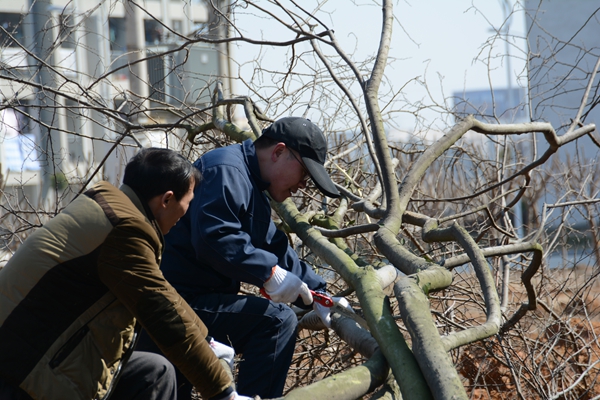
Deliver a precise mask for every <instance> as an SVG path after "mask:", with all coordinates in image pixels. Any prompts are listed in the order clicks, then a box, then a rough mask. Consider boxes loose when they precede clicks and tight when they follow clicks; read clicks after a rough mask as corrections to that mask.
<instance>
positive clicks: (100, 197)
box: [0, 182, 231, 400]
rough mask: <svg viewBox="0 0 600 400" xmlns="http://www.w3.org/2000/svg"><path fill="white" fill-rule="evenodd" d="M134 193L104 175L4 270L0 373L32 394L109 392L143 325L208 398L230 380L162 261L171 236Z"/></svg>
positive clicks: (30, 240)
mask: <svg viewBox="0 0 600 400" xmlns="http://www.w3.org/2000/svg"><path fill="white" fill-rule="evenodd" d="M149 213H150V212H149V211H146V210H145V208H144V206H143V205H142V203H141V201H140V200H139V198H138V197H137V196H136V194H135V193H134V192H133V191H132V190H131V188H129V187H128V186H126V185H124V186H123V187H121V190H119V189H117V188H115V187H114V186H112V185H111V184H109V183H108V182H100V183H98V184H96V185H95V186H94V187H92V188H91V189H90V190H88V191H87V192H86V193H85V195H82V196H79V197H78V198H77V199H76V200H74V201H73V202H72V203H71V204H69V205H68V206H67V207H66V208H65V209H64V210H63V211H62V212H61V213H60V214H58V215H57V216H56V217H54V218H53V219H52V220H50V221H49V222H48V223H46V224H44V226H42V227H41V228H39V229H38V230H36V231H35V232H34V233H33V234H32V235H31V236H30V237H29V238H28V239H27V240H26V241H25V243H23V245H21V246H20V248H19V249H18V250H17V251H16V252H15V254H14V255H13V256H12V258H11V259H10V260H9V261H8V263H7V264H6V266H5V267H4V268H3V269H2V270H0V376H1V377H2V378H3V379H4V380H6V381H8V382H11V383H13V384H14V385H16V386H20V387H21V388H22V389H23V390H25V392H27V393H28V394H29V395H30V396H31V397H33V398H34V399H85V400H89V399H102V398H103V397H104V396H105V395H106V393H107V392H108V391H109V388H110V387H111V383H112V382H113V381H115V382H116V380H115V378H116V377H117V376H118V374H119V372H120V370H121V365H122V364H123V362H124V358H125V359H126V358H127V354H128V350H131V348H132V344H133V338H134V327H135V325H136V324H137V323H139V324H141V325H142V326H143V327H144V328H146V330H147V331H148V333H149V334H150V336H151V337H152V338H153V340H154V341H155V342H156V343H157V345H158V346H159V348H160V349H161V350H162V351H163V353H164V354H165V355H166V356H167V358H168V359H169V360H170V361H171V362H172V363H173V364H175V365H176V366H177V367H178V368H179V369H180V370H181V371H182V373H183V374H185V375H186V377H187V378H188V379H189V380H190V382H191V383H192V384H193V385H194V386H195V387H196V389H198V390H199V391H200V393H201V394H202V396H203V397H204V398H209V397H212V396H215V395H217V394H219V393H221V392H223V391H224V390H225V389H227V388H228V387H229V386H230V385H231V381H230V379H229V377H228V376H227V374H226V372H225V371H224V370H223V368H222V367H221V364H220V363H219V361H218V360H217V358H216V357H215V355H214V353H213V351H212V350H211V349H210V346H209V344H208V343H207V341H206V340H205V339H206V336H207V329H206V327H205V326H204V324H203V323H202V321H201V320H200V319H199V318H198V316H197V315H196V313H195V312H194V311H193V310H192V309H191V308H190V307H189V306H188V304H187V303H186V302H185V301H184V300H183V299H182V298H181V296H179V294H178V293H177V292H176V291H175V289H173V287H172V286H171V285H170V284H169V283H168V282H167V281H166V280H165V279H164V277H163V275H162V273H161V272H160V270H159V265H160V260H161V254H162V249H163V240H164V239H163V236H162V234H161V233H160V230H159V229H158V225H157V224H156V221H155V220H154V219H153V217H152V216H151V215H148V214H149Z"/></svg>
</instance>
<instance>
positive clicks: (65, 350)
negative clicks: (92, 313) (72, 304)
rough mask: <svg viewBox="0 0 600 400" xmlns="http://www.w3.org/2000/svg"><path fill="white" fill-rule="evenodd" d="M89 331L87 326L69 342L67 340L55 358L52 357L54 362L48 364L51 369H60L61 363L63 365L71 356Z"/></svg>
mask: <svg viewBox="0 0 600 400" xmlns="http://www.w3.org/2000/svg"><path fill="white" fill-rule="evenodd" d="M89 331H90V328H88V326H87V325H84V326H83V327H82V328H81V329H79V330H78V331H77V332H75V334H74V335H73V336H71V337H70V338H69V340H67V342H66V343H65V344H63V345H62V347H61V348H60V349H58V351H57V352H56V354H55V355H54V357H52V360H50V362H49V363H48V365H49V366H50V368H52V369H54V368H56V367H58V366H59V365H60V363H62V362H63V361H64V360H65V358H67V356H68V355H69V354H71V352H72V351H73V350H74V349H75V347H77V345H78V344H79V343H81V341H82V340H83V338H84V337H85V335H87V333H88V332H89Z"/></svg>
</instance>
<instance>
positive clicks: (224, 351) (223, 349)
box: [208, 337, 235, 371]
mask: <svg viewBox="0 0 600 400" xmlns="http://www.w3.org/2000/svg"><path fill="white" fill-rule="evenodd" d="M208 344H209V345H210V348H211V349H212V351H213V352H214V353H215V356H217V358H218V359H220V360H225V361H226V362H227V364H229V367H230V368H231V371H233V359H234V358H235V350H233V347H229V346H227V345H225V344H223V343H221V342H217V341H216V340H215V339H213V338H212V337H211V338H210V340H209V341H208Z"/></svg>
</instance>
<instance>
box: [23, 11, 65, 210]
mask: <svg viewBox="0 0 600 400" xmlns="http://www.w3.org/2000/svg"><path fill="white" fill-rule="evenodd" d="M32 1H33V3H32V5H31V11H32V15H33V33H34V36H33V39H32V40H33V42H32V47H33V54H35V56H36V57H37V59H38V60H39V61H37V60H36V61H35V62H34V63H33V64H32V65H34V66H35V67H34V71H33V73H34V76H35V77H36V78H37V81H38V83H39V84H40V85H41V86H42V89H41V90H38V92H37V96H36V103H37V104H36V105H37V106H38V107H39V110H40V111H39V113H40V115H39V117H40V145H41V146H40V147H41V151H42V154H41V157H40V158H41V160H40V166H41V167H42V177H41V178H42V193H41V197H42V202H47V201H49V200H50V199H48V194H49V192H50V189H51V188H52V186H55V189H56V183H57V177H58V175H59V174H60V170H57V166H60V163H61V161H62V153H63V149H62V144H61V140H60V133H59V132H55V130H54V129H53V128H52V127H53V126H54V125H55V123H56V120H57V119H58V113H57V112H56V110H57V109H58V108H57V107H56V106H58V104H57V99H56V95H54V94H53V93H52V92H51V91H48V90H43V88H44V87H47V88H52V87H56V78H57V77H56V75H55V74H54V72H52V69H51V68H50V67H52V66H54V65H56V63H55V57H54V51H55V50H56V32H55V31H56V28H54V27H53V26H55V25H56V24H54V23H53V22H52V10H53V6H52V3H51V1H50V0H32ZM49 17H50V18H49Z"/></svg>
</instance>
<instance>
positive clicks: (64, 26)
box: [59, 14, 77, 49]
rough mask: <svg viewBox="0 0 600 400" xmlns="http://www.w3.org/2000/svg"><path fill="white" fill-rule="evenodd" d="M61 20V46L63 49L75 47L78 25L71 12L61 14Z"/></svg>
mask: <svg viewBox="0 0 600 400" xmlns="http://www.w3.org/2000/svg"><path fill="white" fill-rule="evenodd" d="M59 22H60V31H59V37H60V40H61V44H60V47H62V48H63V49H74V48H75V45H76V42H75V30H76V29H77V27H76V26H75V24H74V23H73V16H72V15H69V14H61V15H60V16H59Z"/></svg>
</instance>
